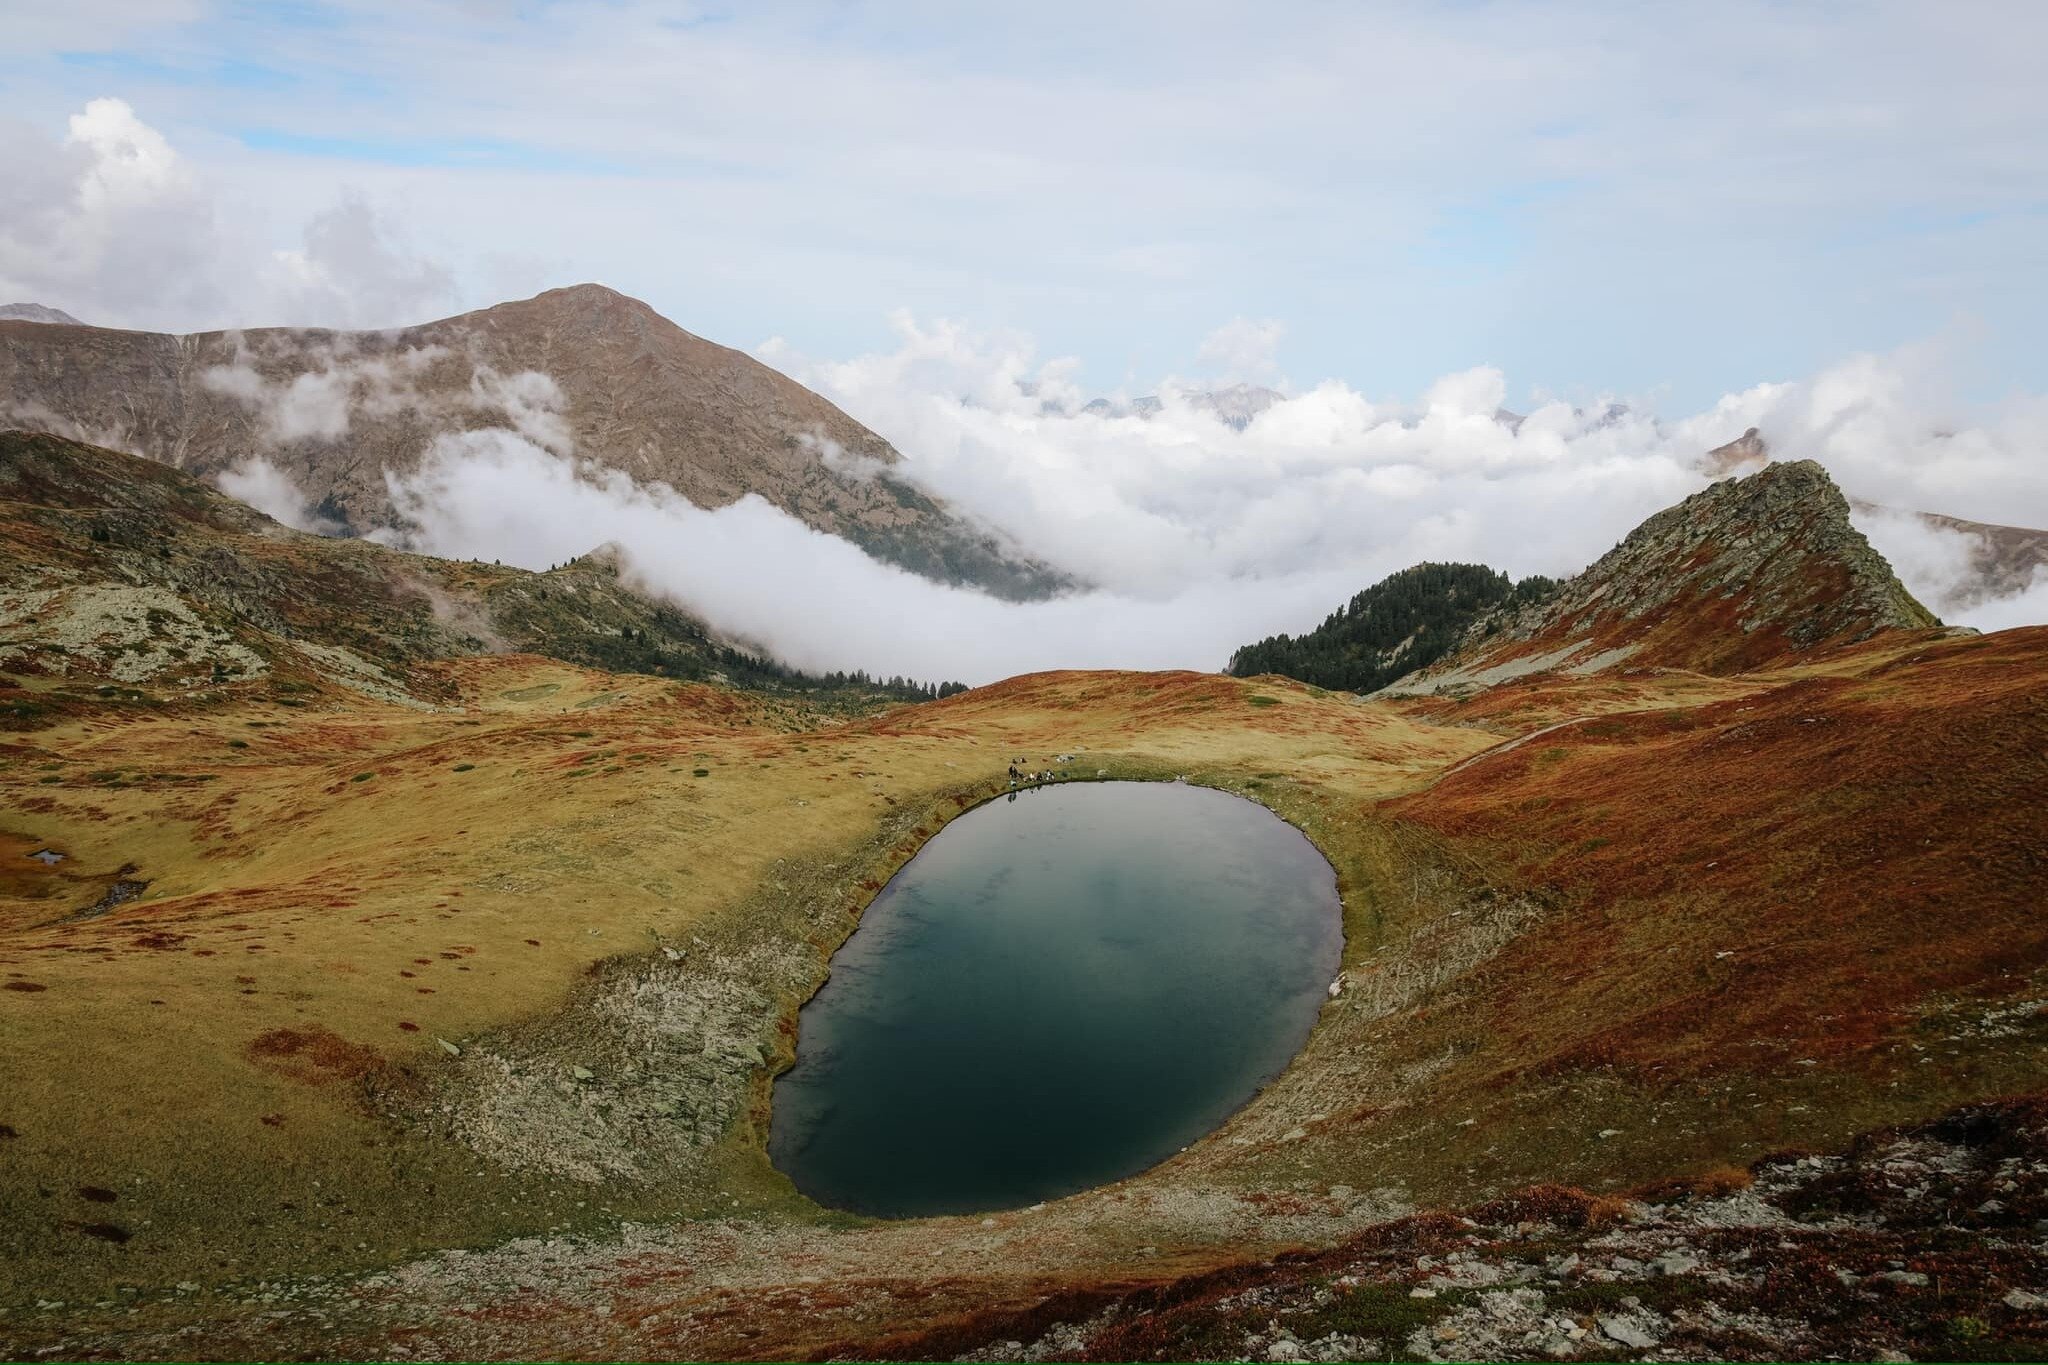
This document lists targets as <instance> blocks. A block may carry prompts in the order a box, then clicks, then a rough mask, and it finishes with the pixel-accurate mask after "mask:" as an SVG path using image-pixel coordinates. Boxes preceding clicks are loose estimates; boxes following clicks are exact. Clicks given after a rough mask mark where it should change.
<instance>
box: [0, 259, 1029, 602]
mask: <svg viewBox="0 0 2048 1365" xmlns="http://www.w3.org/2000/svg"><path fill="white" fill-rule="evenodd" d="M0 421H4V422H5V423H6V424H8V425H13V426H20V427H31V428H35V429H38V430H43V431H49V432H52V433H55V434H58V435H63V436H68V437H72V438H75V439H78V440H83V441H89V442H92V443H94V444H98V445H103V446H109V447H112V448H115V449H119V450H125V451H128V452H130V453H133V454H137V455H143V456H147V457H148V458H150V459H154V460H159V461H162V462H164V463H166V464H171V465H175V466H177V467H178V468H180V469H183V470H186V471H188V472H190V473H193V474H196V475H198V476H200V477H202V478H204V477H210V476H212V475H215V474H217V473H219V472H220V471H222V470H225V469H228V468H231V467H233V466H236V465H238V464H240V463H241V462H243V461H244V460H246V459H247V458H249V457H250V456H255V455H261V456H263V457H265V458H267V459H269V460H270V461H271V462H272V463H273V464H274V465H275V466H276V467H277V468H279V469H280V470H282V471H283V472H284V473H285V474H286V475H288V476H289V477H290V478H291V479H292V480H293V481H294V482H295V483H296V484H297V485H298V487H299V488H300V489H301V490H302V491H303V492H304V493H305V495H306V498H307V500H308V503H309V505H310V506H311V507H312V508H313V509H315V511H316V512H317V514H318V515H319V516H320V517H321V518H323V519H325V520H327V521H329V522H332V523H335V524H338V525H339V526H341V527H342V528H343V529H345V530H349V531H354V532H358V533H360V532H366V531H370V530H373V529H377V528H394V529H400V530H402V529H403V526H402V522H401V519H400V517H399V514H398V513H397V512H396V511H395V510H394V508H393V505H392V498H391V494H390V490H389V488H388V486H387V483H386V476H387V475H395V476H400V477H403V476H404V475H406V474H409V473H411V472H413V471H414V470H416V469H418V468H419V467H420V465H421V463H422V461H423V460H425V459H426V458H427V457H428V455H429V452H430V451H431V450H432V448H433V446H434V443H435V441H436V439H437V438H442V437H448V436H451V435H459V434H461V433H464V432H470V431H475V430H479V429H483V428H500V429H506V430H511V431H514V432H516V433H518V434H519V435H520V436H522V437H523V438H525V439H527V440H530V441H532V442H533V443H534V444H536V445H539V446H542V447H544V448H546V449H548V450H551V451H553V452H554V453H556V454H558V455H567V454H572V453H573V454H574V455H575V456H576V457H578V458H579V459H584V460H589V461H592V462H594V463H595V464H597V465H599V466H602V467H603V468H605V469H611V470H617V471H620V472H622V473H624V474H627V475H630V476H631V477H632V478H633V479H635V480H637V481H639V482H641V483H653V482H661V483H666V484H668V485H670V486H671V487H673V488H674V489H676V491H677V492H679V493H681V494H682V495H683V496H685V497H687V498H688V499H689V500H690V501H692V502H694V503H696V504H697V505H698V506H700V507H721V506H724V505H726V504H728V503H731V502H733V501H736V500H737V499H738V498H740V497H742V496H743V495H745V494H748V493H755V494H758V495H760V496H761V497H763V498H765V499H767V500H768V501H769V502H771V503H773V504H775V505H776V506H778V507H780V508H782V509H783V510H785V511H787V512H789V513H790V514H791V515H793V516H795V517H797V518H799V519H800V520H802V521H803V522H805V523H806V524H807V525H810V526H812V527H815V528H816V529H818V530H820V531H825V532H828V533H830V534H833V535H838V536H843V537H845V538H846V539H849V540H851V541H853V542H854V543H856V544H858V545H860V546H861V547H862V548H864V549H866V550H867V551H868V552H869V553H871V554H873V555H875V556H876V557H878V558H881V559H884V560H887V561H889V562H892V563H895V564H899V565H901V566H903V567H905V568H908V569H911V570H913V571H914V572H917V573H921V574H924V575H926V576H927V577H931V578H935V579H939V580H941V581H946V582H959V583H967V584H971V585H974V586H977V587H981V588H984V589H987V590H989V591H992V592H995V593H998V594H1000V595H1003V596H1007V597H1014V598H1022V597H1033V596H1043V595H1046V594H1048V593H1051V592H1053V591H1056V590H1058V589H1059V588H1060V587H1062V586H1065V584H1066V580H1065V579H1064V577H1063V576H1062V575H1060V574H1058V573H1057V572H1055V571H1053V570H1051V569H1049V568H1048V567H1047V566H1045V565H1043V564H1041V563H1038V562H1037V561H1035V560H1033V559H1031V558H1030V557H1029V556H1028V555H1025V554H1024V553H1022V552H1021V551H1019V550H1018V549H1016V548H1015V547H1014V546H1011V545H1008V544H1007V543H1005V542H1003V541H1001V540H1000V539H999V538H997V537H996V536H995V535H994V534H992V533H991V532H989V531H987V530H985V529H983V528H981V527H979V526H976V525H974V524H973V523H970V522H967V521H965V520H964V519H962V518H960V517H958V516H956V515H954V514H953V513H952V512H951V511H949V510H948V509H947V508H945V507H943V506H941V505H940V504H939V503H937V502H936V501H934V500H933V499H931V498H929V497H927V496H925V495H924V494H922V493H920V492H918V491H917V490H916V489H915V488H913V487H911V486H910V485H909V484H908V483H906V482H904V481H902V480H901V479H899V478H896V477H894V476H893V474H892V470H893V469H894V468H895V467H896V466H897V465H898V464H899V463H900V457H899V456H898V454H897V452H896V451H895V450H894V449H893V448H891V447H890V445H889V443H888V442H887V441H885V440H883V439H882V438H881V437H880V436H878V435H876V434H875V433H874V432H872V431H869V430H868V429H867V428H866V427H864V426H862V425H861V424H860V423H858V422H856V421H854V420H853V419H852V418H851V417H848V416H847V415H846V414H845V413H843V412H841V411H840V410H839V409H838V408H836V407H834V406H833V405H832V404H831V403H829V402H827V401H826V400H824V399H823V398H821V397H819V396H818V395H817V394H814V393H812V392H811V391H810V390H808V389H806V388H804V387H803V386H802V385H800V384H798V383H796V382H795V381H793V380H791V379H788V378H787V377H785V376H783V375H781V374H778V373H777V372H776V371H774V370H772V369H769V368H768V367H767V366H765V365H762V364H760V363H759V362H757V361H755V360H753V359H751V358H750V357H748V356H746V355H743V354H741V353H740V352H738V351H735V350H732V349H730V348H728V347H724V346H719V345H716V344H715V343H713V342H709V341H706V340H704V339H703V338H701V337H697V336H692V335H691V334H690V333H688V332H686V331H684V330H683V329H682V328H680V327H677V326H676V325H675V324H674V323H672V322H670V321H668V320H667V319H666V318H664V317H662V316H661V315H660V314H659V313H656V312H655V311H654V310H653V309H652V308H649V307H648V306H647V305H646V304H644V303H641V302H640V301H639V300H637V299H631V298H627V297H626V296H624V295H622V294H619V293H616V292H614V291H613V290H610V289H606V288H604V287H603V286H601V285H578V286H576V287H574V288H570V289H556V290H550V291H549V292H547V293H545V294H541V295H540V296H538V297H536V298H532V299H526V300H522V301H520V302H516V303H505V304H500V305H498V306H497V307H495V308H487V309H484V310H482V311H481V312H476V313H466V314H463V315H461V316H459V317H453V318H446V319H443V320H441V321H439V322H431V323H426V324H424V325H422V326H418V327H408V328H402V329H399V330H396V331H390V332H331V331H321V330H302V329H291V328H266V329H259V330H246V331H230V332H205V333H196V334H193V335H189V336H171V335H166V334H161V333H153V332H127V331H117V330H113V329H109V328H98V327H84V326H76V325H62V324H53V323H51V322H48V321H42V322H30V321H0Z"/></svg>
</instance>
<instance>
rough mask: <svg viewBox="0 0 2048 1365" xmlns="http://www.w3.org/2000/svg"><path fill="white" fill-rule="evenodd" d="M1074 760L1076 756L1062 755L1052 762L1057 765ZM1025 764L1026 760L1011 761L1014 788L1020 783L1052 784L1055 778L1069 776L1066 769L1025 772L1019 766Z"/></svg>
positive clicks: (1043, 769) (1011, 778) (1011, 777)
mask: <svg viewBox="0 0 2048 1365" xmlns="http://www.w3.org/2000/svg"><path fill="white" fill-rule="evenodd" d="M1073 758H1074V756H1073V755H1072V754H1061V755H1060V756H1059V757H1058V758H1056V759H1053V760H1052V761H1053V762H1055V763H1070V762H1072V761H1073ZM1023 762H1026V760H1025V759H1021V758H1017V759H1012V760H1010V785H1011V786H1013V787H1014V786H1016V785H1017V784H1018V783H1019V782H1024V783H1033V782H1051V781H1052V780H1054V779H1055V778H1061V777H1066V776H1067V775H1068V773H1067V770H1066V769H1064V768H1058V769H1055V768H1040V769H1037V770H1035V771H1032V772H1025V771H1024V770H1022V769H1020V768H1019V767H1018V766H1017V765H1018V764H1019V763H1023Z"/></svg>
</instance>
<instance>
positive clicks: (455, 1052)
mask: <svg viewBox="0 0 2048 1365" xmlns="http://www.w3.org/2000/svg"><path fill="white" fill-rule="evenodd" d="M434 1041H435V1042H437V1043H439V1044H440V1045H441V1051H443V1052H445V1053H447V1054H448V1055H449V1056H450V1057H460V1056H461V1055H462V1049H461V1048H460V1047H458V1046H456V1045H455V1044H454V1043H451V1042H449V1041H448V1040H447V1039H446V1038H436V1039H435V1040H434Z"/></svg>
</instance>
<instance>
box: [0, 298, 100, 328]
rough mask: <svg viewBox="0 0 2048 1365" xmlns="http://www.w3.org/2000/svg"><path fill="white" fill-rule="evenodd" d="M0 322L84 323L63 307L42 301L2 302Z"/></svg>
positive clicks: (77, 325) (71, 324) (78, 324)
mask: <svg viewBox="0 0 2048 1365" xmlns="http://www.w3.org/2000/svg"><path fill="white" fill-rule="evenodd" d="M0 322H57V323H65V324H68V325H70V326H73V327H80V326H83V325H84V324H83V323H81V322H79V320H78V319H77V318H75V317H72V316H71V314H69V313H67V312H65V311H64V310H63V309H61V308H50V307H47V306H45V305H43V304H40V303H0Z"/></svg>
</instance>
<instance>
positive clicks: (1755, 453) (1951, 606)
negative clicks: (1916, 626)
mask: <svg viewBox="0 0 2048 1365" xmlns="http://www.w3.org/2000/svg"><path fill="white" fill-rule="evenodd" d="M1770 459H1771V447H1770V443H1769V442H1767V441H1765V440H1764V438H1763V435H1762V433H1760V432H1759V431H1758V430H1757V429H1756V428H1755V427H1751V428H1750V429H1749V430H1747V431H1745V432H1743V433H1742V435H1740V436H1738V437H1736V438H1735V439H1734V440H1732V441H1730V442H1728V443H1727V444H1726V445H1720V446H1715V447H1714V448H1713V449H1712V450H1710V451H1708V452H1707V453H1706V454H1705V455H1703V456H1701V457H1700V467H1701V468H1702V469H1704V470H1706V471H1707V472H1708V473H1710V474H1713V475H1715V476H1716V477H1725V476H1727V475H1730V474H1746V473H1750V472H1752V471H1755V470H1758V469H1762V468H1763V467H1764V466H1765V465H1766V464H1768V463H1769V462H1770ZM1849 502H1850V506H1852V507H1854V508H1855V509H1856V511H1857V512H1858V513H1868V514H1872V515H1876V516H1887V517H1909V518H1911V519H1913V520H1915V521H1918V522H1919V523H1920V524H1921V525H1923V526H1926V527H1928V528H1930V529H1932V530H1936V531H1945V532H1948V533H1950V534H1952V535H1959V536H1962V537H1963V538H1964V539H1965V540H1966V541H1967V542H1968V543H1969V572H1968V574H1967V575H1965V576H1964V577H1963V578H1962V579H1961V580H1960V581H1958V582H1956V583H1954V584H1952V585H1949V587H1948V590H1947V593H1946V595H1945V597H1944V599H1943V600H1942V602H1940V603H1939V605H1940V606H1941V608H1942V609H1943V610H1944V611H1951V612H1953V611H1966V610H1968V609H1969V608H1971V607H1974V606H1977V605H1978V604H1980V603H1983V602H1987V601H1989V600H1991V599H1993V598H1997V597H2010V596H2012V595H2013V594H2015V593H2021V592H2025V591H2026V590H2027V589H2028V588H2029V587H2031V586H2032V585H2033V583H2034V579H2035V577H2036V576H2037V575H2038V574H2040V573H2042V572H2044V571H2048V531H2037V530H2034V529H2032V528H2031V527H2026V526H2000V525H1997V524H1995V523H1992V522H1984V521H1970V520H1968V519H1966V518H1963V517H1951V516H1946V515H1944V514H1942V513H1940V512H1907V511H1901V510H1899V509H1898V508H1895V507H1886V506H1884V505H1883V504H1882V503H1876V502H1871V501H1869V500H1868V499H1866V498H1859V497H1855V496H1853V495H1852V496H1851V497H1850V499H1849Z"/></svg>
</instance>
